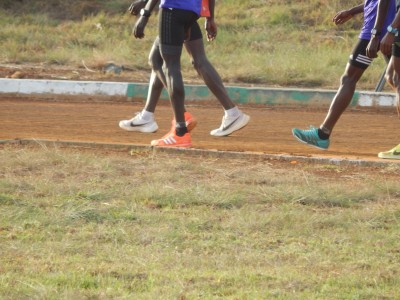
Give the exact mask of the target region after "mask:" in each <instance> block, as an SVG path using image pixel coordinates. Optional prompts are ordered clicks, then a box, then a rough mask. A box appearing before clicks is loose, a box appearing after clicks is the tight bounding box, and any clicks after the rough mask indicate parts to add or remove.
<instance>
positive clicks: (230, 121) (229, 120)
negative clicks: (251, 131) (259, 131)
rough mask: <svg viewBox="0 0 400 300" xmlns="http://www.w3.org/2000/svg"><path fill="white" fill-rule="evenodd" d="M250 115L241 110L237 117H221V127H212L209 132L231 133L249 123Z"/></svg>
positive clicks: (215, 134)
mask: <svg viewBox="0 0 400 300" xmlns="http://www.w3.org/2000/svg"><path fill="white" fill-rule="evenodd" d="M249 120H250V117H249V116H248V115H246V114H244V113H242V112H240V115H239V116H237V117H226V116H224V117H223V118H222V124H221V127H219V128H217V129H214V130H212V131H211V132H210V134H211V135H213V136H226V135H230V134H231V133H233V132H235V131H237V130H239V129H242V128H243V127H244V126H246V125H247V123H249Z"/></svg>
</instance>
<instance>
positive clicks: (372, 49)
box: [366, 36, 379, 58]
mask: <svg viewBox="0 0 400 300" xmlns="http://www.w3.org/2000/svg"><path fill="white" fill-rule="evenodd" d="M378 51H379V38H378V37H376V36H372V37H371V40H370V41H369V43H368V46H367V49H366V54H367V56H368V57H369V58H375V57H378Z"/></svg>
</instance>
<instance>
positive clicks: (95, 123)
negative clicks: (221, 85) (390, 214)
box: [0, 64, 400, 164]
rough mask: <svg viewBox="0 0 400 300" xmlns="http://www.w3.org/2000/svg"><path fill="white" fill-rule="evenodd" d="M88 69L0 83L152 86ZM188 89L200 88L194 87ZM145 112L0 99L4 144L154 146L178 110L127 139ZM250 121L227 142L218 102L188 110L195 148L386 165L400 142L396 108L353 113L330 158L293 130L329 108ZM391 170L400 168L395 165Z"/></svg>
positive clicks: (142, 75) (25, 69) (263, 113)
mask: <svg viewBox="0 0 400 300" xmlns="http://www.w3.org/2000/svg"><path fill="white" fill-rule="evenodd" d="M92 71H93V70H88V69H87V68H85V67H83V66H82V67H78V68H74V67H66V66H58V65H32V64H27V65H0V78H1V77H2V78H30V79H66V80H89V81H90V80H103V81H121V82H146V81H147V79H148V70H129V69H127V70H123V72H122V73H121V74H115V73H107V72H103V71H102V70H101V69H99V70H94V71H95V72H92ZM190 83H200V81H198V82H196V81H195V80H194V81H191V82H190ZM142 107H143V100H137V99H136V100H132V99H126V98H125V97H120V98H118V99H117V98H109V97H104V96H103V97H100V96H91V97H77V96H52V95H50V96H46V97H45V96H39V97H38V96H30V97H28V96H24V97H21V96H15V95H13V96H10V95H0V120H1V121H0V140H16V139H43V140H54V141H75V142H97V143H111V144H131V145H149V144H150V142H151V140H153V139H157V138H160V137H161V136H162V135H164V133H166V132H167V131H168V130H169V128H170V125H171V119H172V111H171V108H170V106H169V103H168V102H167V101H161V102H160V104H159V106H158V108H157V111H156V120H157V123H158V125H159V130H158V132H156V133H151V134H144V133H138V132H126V131H124V130H122V129H120V128H119V127H118V122H119V120H122V119H129V118H131V117H132V116H133V115H134V114H135V112H139V111H140V110H141V109H142ZM241 108H242V110H243V111H244V112H246V113H247V114H249V115H250V117H251V120H250V123H249V125H248V126H246V127H245V128H244V129H242V130H241V131H238V132H236V133H234V134H232V135H231V136H229V137H213V136H211V135H210V134H209V132H210V131H211V130H212V129H215V128H217V127H219V126H220V122H221V118H222V115H223V110H222V108H221V107H220V106H219V105H217V104H216V103H215V102H207V103H206V102H201V103H200V102H197V103H196V102H188V103H187V109H188V110H189V111H190V112H191V113H193V115H194V116H195V117H196V119H197V120H198V126H197V127H196V129H195V130H194V131H193V132H192V142H193V147H194V148H197V149H214V150H225V151H238V152H244V151H247V152H254V153H266V154H280V155H285V154H288V155H295V156H309V157H327V158H339V159H343V158H348V159H362V160H368V161H382V160H381V159H378V158H377V153H378V152H380V151H386V150H389V149H391V148H392V147H394V146H395V145H397V144H398V143H400V138H399V134H398V130H397V129H398V126H399V125H400V123H399V121H400V119H399V118H398V116H397V113H396V111H395V109H377V108H367V109H365V108H362V109H361V108H351V109H348V110H347V111H346V112H345V113H344V114H343V116H342V118H341V119H340V120H339V122H338V124H337V125H336V128H335V131H334V133H333V135H332V138H331V146H330V148H329V150H328V151H322V150H319V149H316V148H312V147H309V146H307V145H304V144H302V143H299V142H298V141H296V140H295V139H294V138H293V136H292V134H291V129H292V128H293V127H298V128H306V127H308V126H309V125H310V124H313V125H317V126H318V125H319V124H320V123H321V122H322V120H323V119H324V117H325V114H326V111H327V108H315V107H313V108H311V107H280V106H257V107H254V106H246V105H244V106H241ZM385 161H387V160H385ZM390 162H393V163H396V164H398V163H400V161H395V160H391V161H390Z"/></svg>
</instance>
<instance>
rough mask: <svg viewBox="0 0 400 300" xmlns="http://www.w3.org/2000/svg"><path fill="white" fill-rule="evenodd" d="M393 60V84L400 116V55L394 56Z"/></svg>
mask: <svg viewBox="0 0 400 300" xmlns="http://www.w3.org/2000/svg"><path fill="white" fill-rule="evenodd" d="M392 60H393V69H394V72H393V77H392V78H393V86H394V88H395V90H396V102H397V105H396V107H397V114H398V115H399V116H400V80H399V76H400V57H397V56H392V59H391V61H392Z"/></svg>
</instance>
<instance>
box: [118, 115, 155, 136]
mask: <svg viewBox="0 0 400 300" xmlns="http://www.w3.org/2000/svg"><path fill="white" fill-rule="evenodd" d="M119 127H121V128H122V129H125V130H127V131H140V132H146V133H149V132H155V131H157V129H158V125H157V123H156V121H155V120H154V118H152V119H151V120H144V119H143V118H142V114H141V113H136V116H135V117H133V118H132V119H130V120H122V121H120V122H119Z"/></svg>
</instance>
